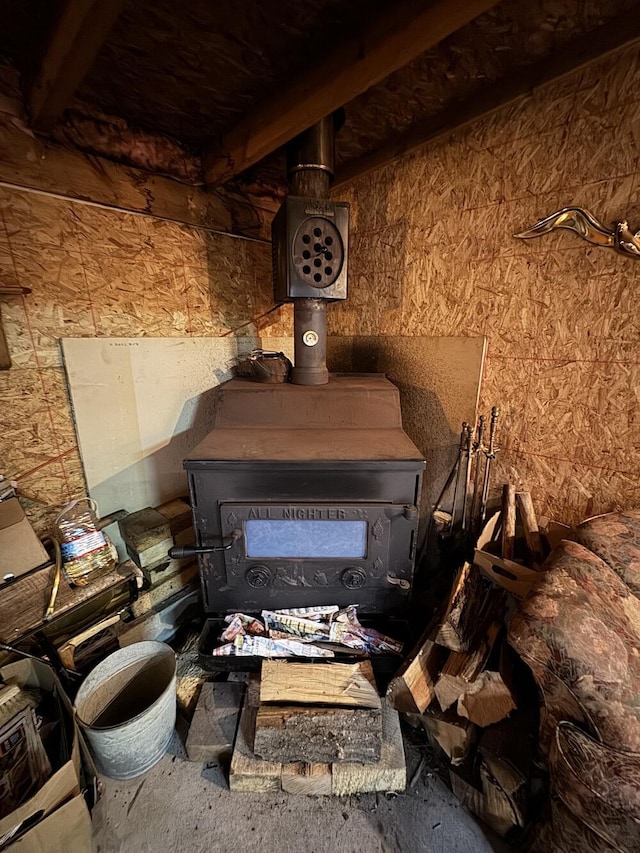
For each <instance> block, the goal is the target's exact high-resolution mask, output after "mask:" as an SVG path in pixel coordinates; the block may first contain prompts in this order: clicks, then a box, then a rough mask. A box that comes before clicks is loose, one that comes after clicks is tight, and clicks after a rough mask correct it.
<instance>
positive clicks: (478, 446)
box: [469, 415, 487, 533]
mask: <svg viewBox="0 0 640 853" xmlns="http://www.w3.org/2000/svg"><path fill="white" fill-rule="evenodd" d="M486 420H487V419H486V418H485V416H484V415H480V417H479V418H478V428H477V432H476V440H475V442H474V445H473V455H474V457H475V468H474V471H473V493H472V498H471V518H470V523H469V527H470V529H471V532H472V533H474V532H475V530H476V528H477V526H478V518H479V512H478V510H479V501H480V457H481V456H482V452H483V450H484V447H483V444H482V440H483V439H484V429H485V424H486Z"/></svg>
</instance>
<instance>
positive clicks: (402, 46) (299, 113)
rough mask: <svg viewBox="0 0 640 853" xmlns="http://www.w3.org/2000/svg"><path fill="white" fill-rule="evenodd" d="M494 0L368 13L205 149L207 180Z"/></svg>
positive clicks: (321, 113)
mask: <svg viewBox="0 0 640 853" xmlns="http://www.w3.org/2000/svg"><path fill="white" fill-rule="evenodd" d="M495 2H496V0H435V2H431V3H429V4H428V5H427V6H426V7H421V6H416V4H415V3H413V2H406V0H404V2H396V3H394V4H393V7H392V8H389V9H386V10H384V11H383V12H381V13H380V14H378V15H375V13H373V14H371V15H368V16H367V19H366V21H364V22H363V24H364V27H363V28H362V29H361V30H359V31H358V32H357V34H356V35H355V36H353V37H351V38H349V39H346V40H343V41H342V43H336V44H335V46H333V50H327V52H326V54H325V57H324V58H323V61H322V62H321V64H320V65H317V64H313V65H312V66H310V67H308V68H307V69H306V70H303V72H302V73H299V74H296V75H291V77H290V82H289V85H287V86H285V87H278V88H277V89H276V90H275V91H274V93H273V95H272V97H271V98H268V99H267V100H266V101H265V102H264V103H261V104H260V106H259V107H258V108H256V109H254V110H252V111H249V112H248V113H247V114H246V115H245V117H244V118H243V119H242V120H241V121H240V122H239V123H238V125H236V127H234V128H233V129H232V130H231V131H230V132H229V133H227V134H226V135H225V136H224V138H223V139H222V141H221V142H219V143H216V144H214V145H211V146H210V147H209V148H208V150H206V151H205V155H204V158H203V167H204V174H205V180H206V181H207V183H209V184H214V185H218V184H223V183H225V182H226V181H228V180H229V179H230V178H232V177H233V176H234V175H238V174H240V172H243V171H244V170H245V169H247V168H248V167H249V166H252V165H253V164H254V163H257V162H258V161H259V160H261V159H262V158H264V157H266V156H267V155H268V154H270V153H271V152H272V151H275V150H276V149H277V148H279V147H280V146H281V145H284V144H285V143H286V142H288V141H289V140H290V139H293V137H294V136H297V135H298V134H299V133H302V131H304V130H306V129H307V128H308V127H310V126H311V125H312V124H314V123H315V122H317V121H319V120H320V119H322V118H324V117H325V116H329V115H331V113H332V112H333V111H334V110H336V109H338V108H339V107H341V106H343V105H344V104H345V103H347V101H350V100H351V99H352V98H354V97H356V96H357V95H359V94H361V93H362V92H365V91H367V89H369V88H370V87H371V86H374V85H375V84H376V83H378V82H380V81H381V80H382V79H383V78H385V77H387V76H388V75H389V74H391V73H392V72H393V71H395V70H397V69H398V68H401V67H402V66H403V65H405V64H406V63H408V62H410V61H411V60H412V59H414V58H415V57H416V56H418V55H419V54H421V53H423V52H424V51H426V50H428V49H429V48H432V47H434V46H435V45H436V44H438V42H439V41H441V40H442V39H444V38H446V37H447V36H448V35H450V34H451V33H453V32H454V31H455V30H457V29H458V28H459V27H462V26H464V24H466V23H468V22H469V21H471V20H472V19H473V18H475V17H476V16H477V15H480V14H481V13H482V12H484V11H486V10H487V9H489V8H491V6H494V5H495Z"/></svg>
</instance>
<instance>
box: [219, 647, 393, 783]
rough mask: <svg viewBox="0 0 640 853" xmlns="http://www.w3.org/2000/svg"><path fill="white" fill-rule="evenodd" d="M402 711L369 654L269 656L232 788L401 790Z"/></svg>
mask: <svg viewBox="0 0 640 853" xmlns="http://www.w3.org/2000/svg"><path fill="white" fill-rule="evenodd" d="M405 786H406V766H405V757H404V747H403V743H402V734H401V732H400V720H399V716H398V712H397V711H395V710H394V709H393V708H391V706H390V705H389V703H388V702H386V701H384V700H382V699H381V698H380V696H379V694H378V691H377V689H376V686H375V680H374V677H373V670H372V667H371V663H370V661H369V660H362V661H359V662H358V663H355V664H340V663H328V664H324V663H323V664H316V663H313V664H307V663H294V662H286V661H264V662H263V664H262V673H261V676H257V675H252V676H251V677H250V679H249V683H248V685H247V692H246V696H245V699H244V704H243V707H242V711H241V714H240V721H239V725H238V732H237V735H236V740H235V745H234V749H233V755H232V758H231V766H230V772H229V787H230V788H231V790H232V791H244V792H253V793H256V792H257V793H264V792H266V791H280V790H282V791H286V792H288V793H292V794H311V795H315V796H320V795H328V794H337V795H346V794H352V793H365V792H369V791H401V790H404V788H405Z"/></svg>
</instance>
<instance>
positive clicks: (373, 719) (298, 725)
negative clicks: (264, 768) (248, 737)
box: [254, 705, 382, 764]
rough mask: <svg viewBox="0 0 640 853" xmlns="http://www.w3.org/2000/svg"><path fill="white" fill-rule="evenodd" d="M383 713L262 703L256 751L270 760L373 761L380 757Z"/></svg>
mask: <svg viewBox="0 0 640 853" xmlns="http://www.w3.org/2000/svg"><path fill="white" fill-rule="evenodd" d="M381 748H382V715H381V711H380V709H374V708H339V707H334V708H322V707H315V706H310V707H304V706H300V705H297V706H296V705H285V706H282V705H260V707H259V709H258V714H257V717H256V732H255V740H254V752H255V754H256V755H257V756H259V757H260V758H263V759H265V760H267V761H274V762H280V763H281V764H289V763H293V762H297V761H304V762H307V763H310V764H313V763H318V764H331V763H332V762H334V761H347V762H352V761H355V762H360V763H363V764H369V763H372V762H374V761H378V760H379V759H380V751H381Z"/></svg>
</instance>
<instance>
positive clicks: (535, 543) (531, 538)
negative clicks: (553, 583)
mask: <svg viewBox="0 0 640 853" xmlns="http://www.w3.org/2000/svg"><path fill="white" fill-rule="evenodd" d="M516 499H517V501H518V509H519V510H520V519H521V521H522V527H523V530H524V538H525V542H526V543H527V550H528V552H529V555H530V557H531V563H532V565H533V566H534V567H535V568H538V567H540V566H541V565H542V564H543V563H544V560H545V552H544V546H543V544H542V539H541V537H540V530H539V529H538V520H537V518H536V512H535V510H534V508H533V501H532V500H531V493H530V492H517V493H516Z"/></svg>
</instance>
